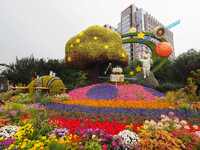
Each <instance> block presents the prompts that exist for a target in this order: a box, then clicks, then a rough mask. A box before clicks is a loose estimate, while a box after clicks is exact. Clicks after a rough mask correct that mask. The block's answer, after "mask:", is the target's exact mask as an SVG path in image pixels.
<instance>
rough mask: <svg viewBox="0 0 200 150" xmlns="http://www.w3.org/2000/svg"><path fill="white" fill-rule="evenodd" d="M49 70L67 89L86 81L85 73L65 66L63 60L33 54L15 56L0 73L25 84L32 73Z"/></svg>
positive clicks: (11, 79) (15, 81)
mask: <svg viewBox="0 0 200 150" xmlns="http://www.w3.org/2000/svg"><path fill="white" fill-rule="evenodd" d="M50 70H51V71H53V72H55V73H56V76H58V77H60V78H61V80H62V81H63V82H64V84H65V86H66V87H67V88H68V89H73V88H75V87H78V86H84V85H86V84H87V83H88V80H87V74H86V73H84V72H82V71H79V70H76V69H72V68H69V67H67V66H66V63H65V62H64V60H57V59H49V60H45V59H36V58H34V57H33V56H31V57H26V58H21V59H18V58H17V59H16V61H15V63H12V64H10V65H9V67H8V68H7V69H4V71H3V72H2V73H1V74H0V75H2V76H4V77H6V78H7V79H8V80H9V81H10V82H11V83H13V84H20V83H22V84H26V85H27V84H29V83H30V82H31V80H32V76H33V74H34V73H36V74H37V75H39V76H43V75H48V74H49V71H50Z"/></svg>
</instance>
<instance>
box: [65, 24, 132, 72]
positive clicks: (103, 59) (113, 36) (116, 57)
mask: <svg viewBox="0 0 200 150" xmlns="http://www.w3.org/2000/svg"><path fill="white" fill-rule="evenodd" d="M65 50H66V61H67V63H68V64H70V65H74V66H75V67H78V68H84V69H85V68H91V67H93V64H98V63H108V62H112V63H119V64H123V65H126V64H127V62H128V55H127V53H126V51H125V50H124V49H123V47H122V40H121V37H120V35H119V34H118V33H117V32H113V31H112V30H110V29H107V28H104V27H101V26H91V27H89V28H87V29H86V30H84V31H82V32H80V33H79V34H78V35H76V36H74V37H73V38H71V39H70V40H69V41H68V42H67V44H66V47H65ZM69 59H70V60H69Z"/></svg>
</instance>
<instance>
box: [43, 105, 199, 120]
mask: <svg viewBox="0 0 200 150" xmlns="http://www.w3.org/2000/svg"><path fill="white" fill-rule="evenodd" d="M46 108H48V109H52V110H57V111H65V112H85V113H95V114H110V113H116V114H127V115H134V116H138V115H140V116H146V117H147V116H152V117H159V116H160V115H161V114H167V113H169V112H170V111H174V112H175V113H176V114H177V116H180V117H190V116H192V115H200V112H196V111H185V110H181V109H169V108H165V109H160V108H157V109H145V108H138V109H130V108H128V109H126V108H109V107H90V106H81V105H65V104H59V103H49V104H47V105H46Z"/></svg>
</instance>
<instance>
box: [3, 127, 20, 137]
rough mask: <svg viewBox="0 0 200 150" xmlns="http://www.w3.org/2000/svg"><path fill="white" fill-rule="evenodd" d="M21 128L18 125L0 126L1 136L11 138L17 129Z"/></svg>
mask: <svg viewBox="0 0 200 150" xmlns="http://www.w3.org/2000/svg"><path fill="white" fill-rule="evenodd" d="M18 130H19V127H17V126H11V125H9V126H4V127H1V128H0V137H4V138H9V137H11V136H13V135H14V134H15V133H16V132H17V131H18Z"/></svg>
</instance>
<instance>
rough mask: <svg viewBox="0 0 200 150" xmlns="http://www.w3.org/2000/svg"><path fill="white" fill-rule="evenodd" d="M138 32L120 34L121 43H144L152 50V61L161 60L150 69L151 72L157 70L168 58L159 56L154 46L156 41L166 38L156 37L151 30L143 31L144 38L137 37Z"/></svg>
mask: <svg viewBox="0 0 200 150" xmlns="http://www.w3.org/2000/svg"><path fill="white" fill-rule="evenodd" d="M138 34H139V32H133V33H127V34H123V35H122V43H123V44H133V43H138V44H144V45H146V46H147V47H149V49H150V50H151V52H152V59H153V61H154V63H155V64H156V62H157V61H158V60H161V62H160V63H159V64H156V65H155V66H154V68H153V70H152V72H156V71H158V70H159V69H160V68H161V67H162V66H163V65H164V64H165V63H166V62H167V60H168V58H164V57H160V56H158V55H157V54H156V51H155V48H156V43H159V42H166V41H167V40H166V39H165V38H163V37H162V38H158V37H156V36H155V35H154V34H153V33H151V32H143V34H144V38H138Z"/></svg>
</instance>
